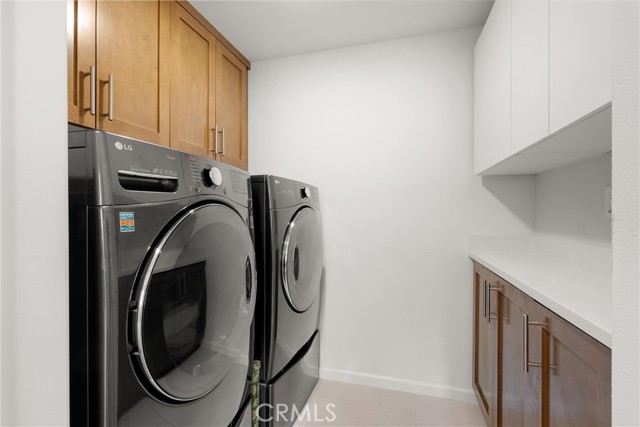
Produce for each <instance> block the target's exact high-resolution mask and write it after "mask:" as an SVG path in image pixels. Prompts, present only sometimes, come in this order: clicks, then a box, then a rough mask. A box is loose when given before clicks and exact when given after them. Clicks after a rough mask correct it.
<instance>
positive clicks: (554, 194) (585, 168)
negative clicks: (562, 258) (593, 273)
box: [535, 154, 611, 258]
mask: <svg viewBox="0 0 640 427" xmlns="http://www.w3.org/2000/svg"><path fill="white" fill-rule="evenodd" d="M610 186H611V154H606V155H603V156H600V157H597V158H595V159H590V160H586V161H583V162H579V163H576V164H572V165H569V166H565V167H561V168H557V169H552V170H550V171H547V172H544V173H541V174H539V175H537V176H536V213H535V224H536V225H535V229H536V233H539V234H542V235H545V236H549V237H551V238H556V239H565V240H569V241H573V242H576V243H583V244H588V245H595V246H603V247H608V248H610V247H611V218H610V217H608V216H607V215H606V214H605V213H606V209H605V206H606V204H605V201H606V197H605V189H606V187H610ZM609 258H610V256H609Z"/></svg>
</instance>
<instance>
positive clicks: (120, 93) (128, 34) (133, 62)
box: [96, 0, 170, 145]
mask: <svg viewBox="0 0 640 427" xmlns="http://www.w3.org/2000/svg"><path fill="white" fill-rule="evenodd" d="M97 4H98V5H97V15H96V16H97V19H96V21H97V31H96V45H97V68H98V88H97V89H98V116H97V121H98V126H97V127H98V128H99V129H103V130H105V131H108V132H114V133H117V134H120V135H126V136H131V137H133V138H137V139H141V140H143V141H147V142H153V143H156V144H162V145H169V16H170V3H169V2H167V1H162V0H160V1H104V0H100V1H98V3H97Z"/></svg>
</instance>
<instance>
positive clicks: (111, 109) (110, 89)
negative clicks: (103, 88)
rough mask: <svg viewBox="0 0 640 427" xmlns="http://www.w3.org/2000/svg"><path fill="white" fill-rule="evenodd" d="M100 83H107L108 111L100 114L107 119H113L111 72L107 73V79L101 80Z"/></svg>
mask: <svg viewBox="0 0 640 427" xmlns="http://www.w3.org/2000/svg"><path fill="white" fill-rule="evenodd" d="M101 82H102V83H104V84H108V85H109V110H108V113H106V114H102V115H103V116H107V117H108V118H109V121H111V122H112V121H113V74H109V80H101Z"/></svg>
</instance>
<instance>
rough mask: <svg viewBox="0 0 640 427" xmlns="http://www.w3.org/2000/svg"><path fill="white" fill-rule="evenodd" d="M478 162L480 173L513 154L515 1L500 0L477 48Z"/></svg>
mask: <svg viewBox="0 0 640 427" xmlns="http://www.w3.org/2000/svg"><path fill="white" fill-rule="evenodd" d="M474 112H475V114H474V117H475V119H474V138H473V139H474V161H475V167H474V169H475V172H476V173H480V172H482V171H484V170H486V169H488V168H489V167H491V166H493V165H495V164H496V163H498V162H500V161H501V160H504V159H506V158H507V157H509V156H510V155H511V126H510V123H511V0H496V1H495V3H494V4H493V8H492V9H491V13H490V14H489V17H488V18H487V22H486V24H485V26H484V29H483V30H482V33H481V34H480V38H478V42H477V43H476V47H475V64H474Z"/></svg>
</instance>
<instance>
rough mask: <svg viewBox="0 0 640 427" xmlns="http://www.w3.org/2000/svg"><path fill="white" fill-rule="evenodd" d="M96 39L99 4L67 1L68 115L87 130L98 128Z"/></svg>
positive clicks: (80, 0)
mask: <svg viewBox="0 0 640 427" xmlns="http://www.w3.org/2000/svg"><path fill="white" fill-rule="evenodd" d="M95 39H96V1H95V0H67V64H68V66H67V104H68V112H67V114H68V115H69V121H70V122H73V123H76V124H79V125H82V126H87V127H95V125H96V116H95V102H96V99H95V96H96V93H95V92H94V93H92V90H93V89H92V85H91V83H92V78H93V79H95V78H96V74H95V72H96V69H95V65H96V45H95ZM92 71H93V76H92ZM92 95H93V96H92ZM92 104H93V114H92Z"/></svg>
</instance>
